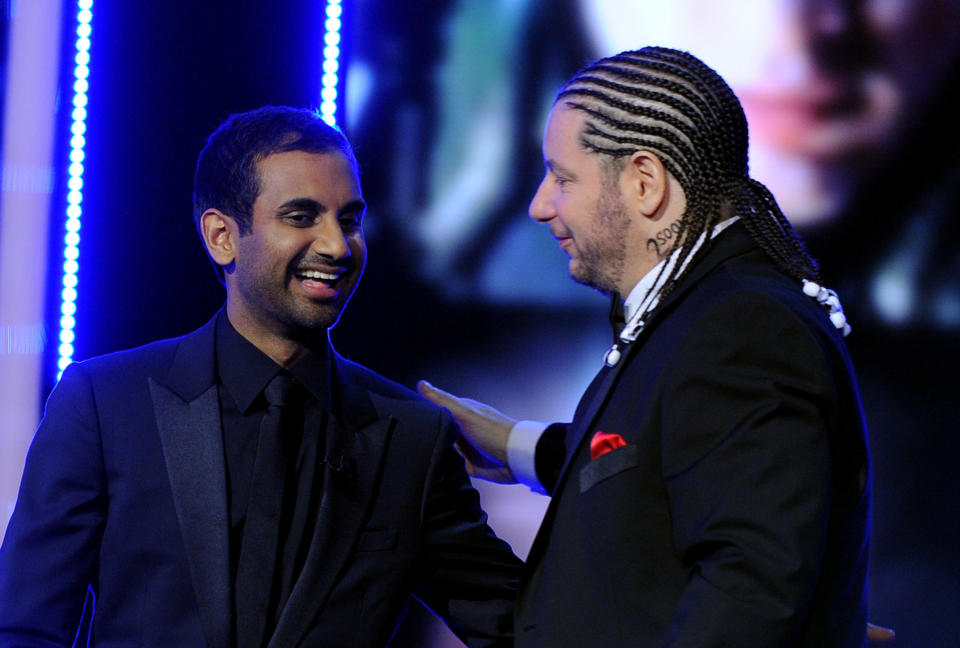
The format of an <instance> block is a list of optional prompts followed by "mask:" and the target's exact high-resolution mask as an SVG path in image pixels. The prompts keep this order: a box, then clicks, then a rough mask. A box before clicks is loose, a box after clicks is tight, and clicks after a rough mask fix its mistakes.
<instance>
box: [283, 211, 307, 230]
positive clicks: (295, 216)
mask: <svg viewBox="0 0 960 648" xmlns="http://www.w3.org/2000/svg"><path fill="white" fill-rule="evenodd" d="M283 218H284V220H286V221H287V222H289V223H291V224H292V225H294V226H295V227H310V226H311V225H313V218H314V215H313V213H311V212H290V213H288V214H284V216H283Z"/></svg>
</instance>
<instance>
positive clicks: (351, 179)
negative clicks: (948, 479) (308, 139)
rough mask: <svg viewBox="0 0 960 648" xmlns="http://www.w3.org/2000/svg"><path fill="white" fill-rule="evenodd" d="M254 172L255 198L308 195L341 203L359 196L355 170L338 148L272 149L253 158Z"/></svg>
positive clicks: (281, 198) (283, 198)
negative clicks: (256, 182)
mask: <svg viewBox="0 0 960 648" xmlns="http://www.w3.org/2000/svg"><path fill="white" fill-rule="evenodd" d="M257 174H258V176H259V180H260V193H259V194H258V195H257V200H256V201H257V202H264V201H266V202H276V201H279V202H283V201H285V200H288V199H290V198H293V197H309V198H316V199H322V200H321V202H324V203H325V204H326V203H341V204H342V203H347V202H351V201H354V200H361V199H362V194H361V190H360V179H359V177H358V176H357V171H356V169H355V168H354V165H353V164H352V162H351V161H350V160H349V159H347V156H346V155H344V154H343V153H341V152H340V151H330V152H327V153H309V152H307V151H283V152H281V153H272V154H270V155H268V156H266V157H265V158H263V159H262V160H260V161H259V162H257Z"/></svg>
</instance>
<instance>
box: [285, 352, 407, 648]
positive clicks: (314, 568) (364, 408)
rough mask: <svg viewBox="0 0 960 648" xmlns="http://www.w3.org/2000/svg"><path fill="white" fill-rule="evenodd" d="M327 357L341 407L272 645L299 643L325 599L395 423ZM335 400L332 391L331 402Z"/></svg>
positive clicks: (365, 508) (367, 503)
mask: <svg viewBox="0 0 960 648" xmlns="http://www.w3.org/2000/svg"><path fill="white" fill-rule="evenodd" d="M331 357H332V359H333V363H334V370H335V371H334V372H335V376H336V378H335V380H336V381H337V383H338V385H339V388H340V390H341V395H342V396H341V398H340V399H339V400H340V401H341V403H342V410H341V412H340V415H339V416H331V417H329V420H328V423H327V431H326V449H325V458H324V463H325V466H324V481H323V495H322V497H321V500H320V510H319V512H318V514H317V527H316V529H315V530H314V535H313V541H312V543H311V545H310V550H309V552H308V554H307V559H306V562H305V564H304V566H303V571H302V572H301V574H300V577H299V578H298V579H297V583H296V585H295V586H294V589H293V592H292V593H291V594H290V599H289V601H288V602H287V605H286V606H285V607H284V610H283V612H282V613H281V616H280V619H279V621H278V622H277V628H276V631H275V632H274V634H273V637H272V638H271V640H270V643H269V646H270V647H271V648H279V647H280V646H294V645H298V643H299V641H300V640H301V639H302V637H303V636H304V635H305V634H306V632H307V630H308V629H309V628H310V626H311V625H312V624H313V623H314V620H315V618H316V616H317V615H318V614H319V613H320V610H322V608H323V606H324V605H325V604H326V601H327V598H328V597H329V596H330V592H331V590H332V588H333V585H334V583H335V582H336V581H337V579H338V578H339V576H340V570H341V569H343V568H344V567H345V565H346V564H347V557H348V556H349V554H350V552H351V551H352V549H353V547H354V545H355V544H356V540H357V538H358V536H359V534H360V531H361V529H362V527H363V521H364V520H365V519H366V518H367V515H368V512H369V510H370V507H371V506H372V504H373V502H374V496H375V494H376V492H377V489H378V486H379V484H378V481H379V478H380V475H381V474H382V469H381V466H382V463H383V459H384V456H385V451H386V447H387V444H388V442H389V440H390V434H391V432H392V430H393V426H394V425H395V423H396V420H395V419H393V418H380V417H379V415H378V413H377V408H376V402H375V400H373V399H375V398H376V395H375V394H371V393H370V392H368V391H367V390H366V389H364V388H363V387H362V386H361V385H359V384H358V383H357V382H356V381H355V380H354V379H353V375H352V371H351V369H350V366H349V364H348V363H347V362H346V361H344V360H343V359H342V358H340V356H339V355H337V354H336V353H332V354H331ZM335 394H336V392H335ZM337 400H338V399H337V398H336V397H335V398H334V401H335V407H336V401H337Z"/></svg>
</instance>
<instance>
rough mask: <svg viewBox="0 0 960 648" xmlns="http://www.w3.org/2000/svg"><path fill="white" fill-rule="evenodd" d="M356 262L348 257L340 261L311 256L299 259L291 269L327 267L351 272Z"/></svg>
mask: <svg viewBox="0 0 960 648" xmlns="http://www.w3.org/2000/svg"><path fill="white" fill-rule="evenodd" d="M355 263H356V262H355V261H354V259H353V256H352V255H351V256H346V257H342V258H340V259H334V258H333V257H332V256H329V255H327V254H309V255H305V256H303V257H300V258H299V259H294V261H293V263H291V264H290V267H291V268H292V269H293V270H295V271H296V270H307V269H310V268H317V267H327V268H336V269H344V270H349V269H351V268H353V267H354V265H355Z"/></svg>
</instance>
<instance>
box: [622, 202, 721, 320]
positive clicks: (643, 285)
mask: <svg viewBox="0 0 960 648" xmlns="http://www.w3.org/2000/svg"><path fill="white" fill-rule="evenodd" d="M738 220H740V217H739V216H732V217H731V218H728V219H726V220H724V221H721V222H719V223H717V224H716V225H714V226H713V230H712V231H711V232H710V238H711V239H713V238H716V237H717V236H718V235H719V234H720V232H722V231H723V230H725V229H727V228H728V227H730V226H731V225H733V224H734V223H736V222H737V221H738ZM705 240H706V233H702V234H700V238H699V239H697V242H696V244H695V245H694V246H693V249H692V250H690V254H688V255H687V258H686V259H684V261H683V266H682V267H681V268H680V272H683V270H684V269H685V268H686V267H687V265H688V264H689V263H690V261H691V260H692V259H693V257H694V255H696V253H697V251H698V250H699V249H700V247H701V246H702V245H703V243H704V241H705ZM679 254H680V250H679V249H676V250H674V251H673V252H672V253H671V254H670V256H669V257H667V258H666V259H664V260H662V261H661V262H660V263H658V264H657V265H655V266H653V268H652V269H651V270H650V271H649V272H647V274H645V275H643V278H641V279H640V281H639V282H637V285H636V286H634V287H633V290H631V291H630V294H629V295H627V298H626V299H625V300H624V301H623V315H624V318H625V319H626V321H627V322H628V323H630V322H632V321H633V320H634V319H636V318H637V317H638V316H639V315H641V314H642V313H645V312H647V311H648V310H650V309H651V308H653V307H654V306H656V305H657V302H658V301H660V290H661V289H662V288H663V284H664V283H665V281H666V279H667V276H668V275H669V274H670V270H672V269H673V266H674V265H675V264H676V263H677V257H678V256H679ZM664 269H665V271H664V272H663V273H662V274H661V270H664ZM658 277H659V281H657V279H658ZM655 283H656V285H654V284H655Z"/></svg>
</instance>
